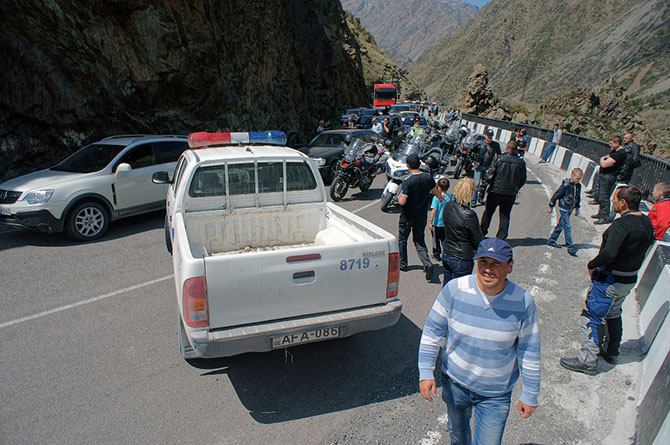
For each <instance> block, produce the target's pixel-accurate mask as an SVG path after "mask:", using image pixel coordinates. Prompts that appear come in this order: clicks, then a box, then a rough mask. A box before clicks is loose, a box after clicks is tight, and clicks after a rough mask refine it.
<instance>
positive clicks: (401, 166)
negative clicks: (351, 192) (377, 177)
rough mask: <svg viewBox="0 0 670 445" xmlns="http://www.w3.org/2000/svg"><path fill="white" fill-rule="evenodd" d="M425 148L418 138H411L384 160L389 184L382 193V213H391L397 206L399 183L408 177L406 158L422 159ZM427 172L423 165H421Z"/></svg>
mask: <svg viewBox="0 0 670 445" xmlns="http://www.w3.org/2000/svg"><path fill="white" fill-rule="evenodd" d="M426 147H427V146H426V145H425V144H423V143H421V141H420V138H416V137H415V138H413V139H411V140H410V141H407V142H403V143H402V144H400V146H399V147H398V149H397V150H396V151H394V152H393V153H392V154H391V156H390V157H389V158H388V159H387V160H386V177H387V178H388V180H389V182H388V183H387V184H386V187H385V188H384V191H383V192H382V199H381V210H382V212H391V211H392V209H393V208H394V207H395V206H397V205H398V195H399V194H400V183H402V181H403V179H405V178H406V177H408V176H409V175H410V171H409V168H408V167H407V158H408V157H409V156H410V155H417V156H418V157H419V159H421V158H422V156H423V153H424V149H425V148H426ZM422 167H423V168H424V170H427V167H426V166H425V164H423V165H422Z"/></svg>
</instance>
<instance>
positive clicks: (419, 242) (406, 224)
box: [398, 213, 432, 268]
mask: <svg viewBox="0 0 670 445" xmlns="http://www.w3.org/2000/svg"><path fill="white" fill-rule="evenodd" d="M426 222H427V217H426V216H424V217H423V218H419V219H414V220H410V219H407V218H406V217H405V215H403V214H402V213H401V214H400V220H399V222H398V250H399V251H400V252H399V253H400V267H401V268H405V267H407V239H408V238H409V234H410V232H411V233H412V241H414V247H416V253H417V255H419V259H420V260H421V262H422V263H423V266H424V267H426V266H430V265H431V264H432V262H431V261H430V257H429V256H428V248H427V247H426V236H425V231H426Z"/></svg>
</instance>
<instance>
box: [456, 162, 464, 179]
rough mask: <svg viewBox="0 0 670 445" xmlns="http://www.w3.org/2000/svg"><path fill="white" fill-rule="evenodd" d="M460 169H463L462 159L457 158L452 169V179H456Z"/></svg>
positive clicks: (459, 174)
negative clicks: (454, 167)
mask: <svg viewBox="0 0 670 445" xmlns="http://www.w3.org/2000/svg"><path fill="white" fill-rule="evenodd" d="M461 171H463V159H459V160H458V163H457V164H456V169H455V170H454V179H458V177H459V176H461Z"/></svg>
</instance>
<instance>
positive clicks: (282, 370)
mask: <svg viewBox="0 0 670 445" xmlns="http://www.w3.org/2000/svg"><path fill="white" fill-rule="evenodd" d="M420 337H421V329H420V328H419V327H418V326H416V325H415V324H414V323H412V322H411V321H410V320H409V319H408V318H407V317H405V316H404V315H403V316H401V317H400V320H399V321H398V323H397V324H396V325H395V326H392V327H390V328H386V329H382V330H381V331H374V332H367V333H361V334H357V335H354V336H352V337H347V338H343V339H339V340H331V341H326V342H319V343H311V344H307V345H301V346H296V347H293V348H289V349H288V350H286V351H285V350H278V351H272V352H268V353H250V354H243V355H240V356H236V357H228V358H221V359H213V360H192V361H190V364H191V365H192V366H195V367H197V368H200V369H204V370H207V369H210V371H206V372H204V373H203V374H202V375H215V374H226V375H227V376H228V378H229V379H230V382H231V383H232V385H233V388H234V389H235V391H236V392H237V395H238V397H239V398H240V401H241V402H242V404H243V405H244V407H245V408H246V409H247V410H249V414H250V415H251V417H253V418H254V420H256V421H257V422H259V423H265V424H270V423H277V422H285V421H288V420H295V419H303V418H306V417H312V416H317V415H320V414H326V413H331V412H335V411H342V410H347V409H351V408H357V407H360V406H365V405H369V404H372V403H378V402H383V401H387V400H392V399H397V398H400V397H405V396H407V395H410V394H413V393H416V392H417V391H418V383H417V382H418V371H417V365H416V363H417V356H418V348H419V340H420Z"/></svg>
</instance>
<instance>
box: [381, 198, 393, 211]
mask: <svg viewBox="0 0 670 445" xmlns="http://www.w3.org/2000/svg"><path fill="white" fill-rule="evenodd" d="M394 198H395V195H394V194H393V193H387V194H386V196H384V198H382V212H384V213H389V212H390V210H391V207H392V203H393V199H394Z"/></svg>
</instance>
